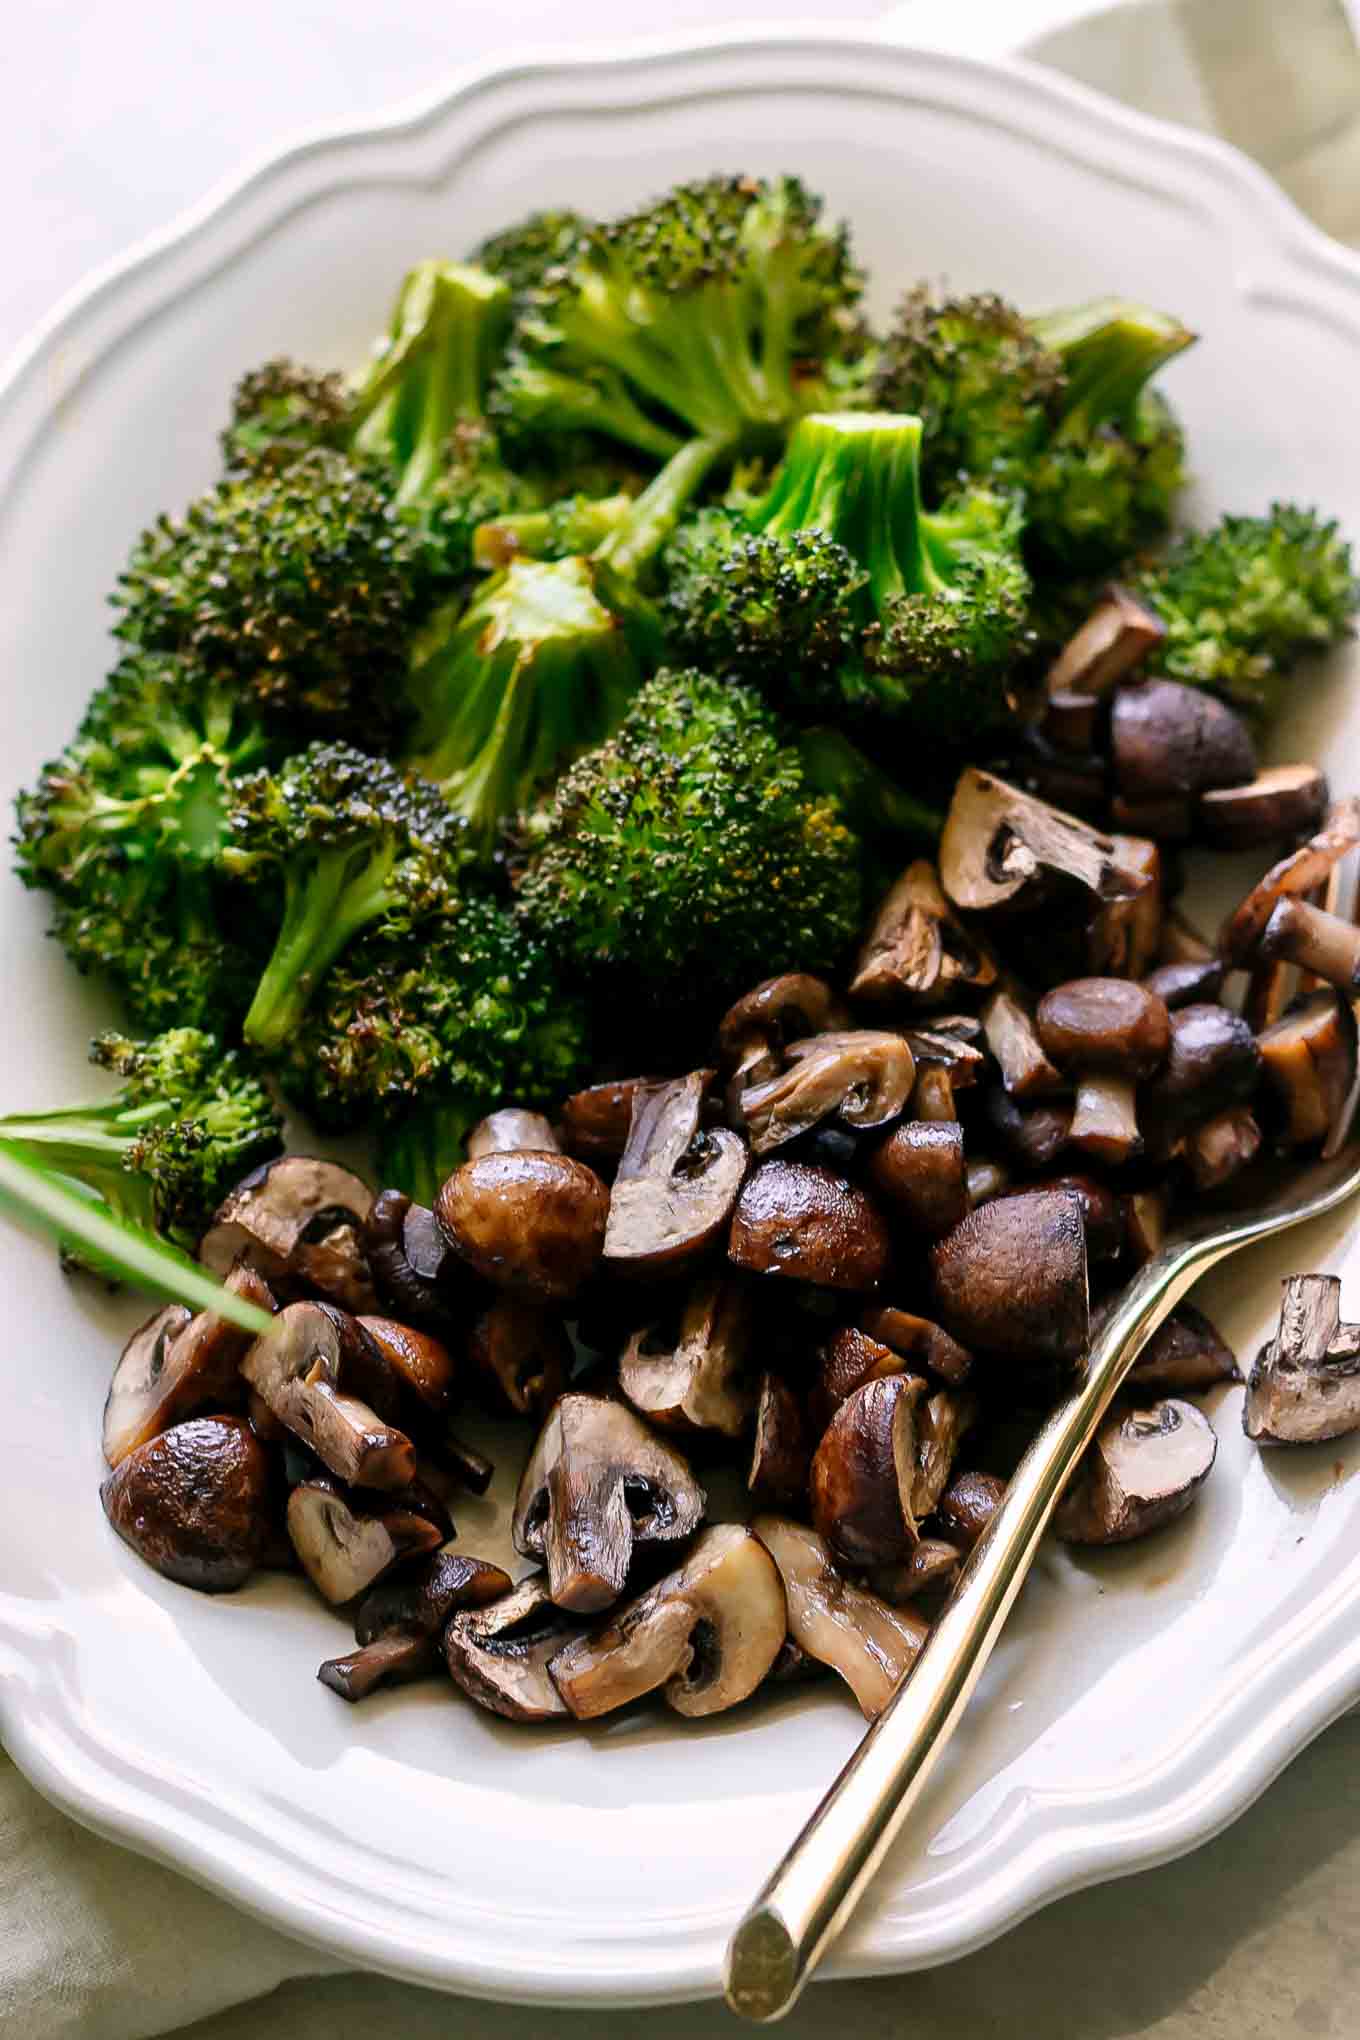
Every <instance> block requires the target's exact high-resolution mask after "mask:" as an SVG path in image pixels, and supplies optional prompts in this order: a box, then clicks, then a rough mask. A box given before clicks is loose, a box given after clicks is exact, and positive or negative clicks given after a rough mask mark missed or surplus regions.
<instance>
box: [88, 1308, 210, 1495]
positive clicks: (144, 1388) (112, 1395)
mask: <svg viewBox="0 0 1360 2040" xmlns="http://www.w3.org/2000/svg"><path fill="white" fill-rule="evenodd" d="M192 1319H193V1312H192V1311H191V1310H189V1309H188V1308H187V1306H186V1305H184V1304H182V1303H167V1304H164V1305H162V1307H161V1309H160V1310H158V1311H155V1312H153V1314H152V1315H151V1316H150V1317H149V1318H148V1319H147V1320H146V1322H145V1324H140V1325H138V1327H137V1329H136V1331H135V1332H133V1333H132V1335H131V1337H130V1338H129V1339H128V1342H127V1344H126V1345H125V1346H124V1348H123V1350H122V1353H121V1354H120V1356H119V1360H118V1365H117V1366H116V1367H115V1368H114V1370H113V1379H112V1381H111V1382H110V1383H109V1393H108V1397H107V1399H106V1401H105V1403H104V1457H105V1459H106V1460H107V1462H108V1464H109V1465H110V1466H117V1464H118V1462H119V1460H120V1459H126V1458H127V1455H128V1453H129V1452H132V1451H135V1450H136V1448H137V1446H139V1445H144V1444H145V1443H146V1441H147V1439H148V1438H154V1437H155V1435H156V1433H157V1432H158V1431H163V1430H164V1429H165V1428H166V1424H167V1423H168V1422H169V1421H171V1419H170V1418H168V1417H165V1418H164V1419H163V1417H162V1412H163V1411H164V1410H165V1407H166V1394H165V1384H166V1371H167V1362H168V1361H169V1359H170V1356H171V1354H172V1353H173V1352H174V1347H175V1340H176V1338H177V1337H178V1336H179V1334H180V1333H181V1332H182V1331H183V1330H184V1328H185V1326H186V1325H188V1324H189V1323H190V1322H191V1321H192ZM174 1382H175V1374H174V1371H173V1369H171V1371H170V1385H171V1393H172V1395H173V1386H174ZM172 1407H173V1404H172Z"/></svg>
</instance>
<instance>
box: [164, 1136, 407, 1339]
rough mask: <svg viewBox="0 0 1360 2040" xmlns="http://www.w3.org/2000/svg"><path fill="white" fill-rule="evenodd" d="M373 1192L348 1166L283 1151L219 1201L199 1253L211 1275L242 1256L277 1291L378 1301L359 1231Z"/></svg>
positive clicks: (357, 1304)
mask: <svg viewBox="0 0 1360 2040" xmlns="http://www.w3.org/2000/svg"><path fill="white" fill-rule="evenodd" d="M372 1205H373V1192H372V1191H371V1190H370V1189H369V1187H368V1185H367V1183H365V1182H363V1181H362V1180H361V1178H360V1177H358V1176H356V1175H355V1174H354V1173H353V1171H352V1170H350V1169H342V1168H341V1167H340V1166H339V1164H338V1163H336V1162H323V1161H318V1160H317V1159H316V1158H315V1157H314V1156H311V1155H283V1156H281V1157H280V1159H279V1160H278V1161H276V1162H267V1163H266V1164H265V1166H264V1167H263V1168H260V1169H254V1170H252V1171H251V1173H250V1175H248V1176H245V1177H243V1178H242V1180H241V1181H240V1182H239V1183H238V1184H237V1185H236V1188H235V1189H234V1190H233V1191H232V1193H231V1195H230V1196H229V1197H228V1198H227V1199H226V1200H225V1202H224V1203H223V1204H222V1205H221V1206H220V1207H219V1209H218V1211H217V1214H216V1216H215V1217H214V1219H213V1222H212V1224H211V1226H210V1227H209V1228H208V1230H207V1232H206V1233H205V1234H204V1235H203V1239H202V1241H201V1242H200V1245H199V1249H198V1258H199V1259H200V1261H202V1262H203V1264H204V1266H205V1267H207V1268H210V1269H211V1270H212V1272H213V1273H214V1274H215V1275H225V1274H226V1273H227V1271H228V1269H229V1268H230V1267H231V1266H232V1264H233V1262H235V1261H237V1260H242V1259H243V1260H245V1261H248V1262H249V1263H250V1265H251V1266H252V1267H253V1268H256V1269H258V1270H259V1272H260V1274H261V1275H263V1276H264V1278H265V1280H266V1282H268V1283H269V1285H270V1287H271V1288H272V1289H273V1290H274V1291H275V1292H276V1294H278V1295H280V1296H285V1297H289V1296H298V1295H308V1294H313V1293H316V1292H320V1294H321V1295H323V1296H326V1297H328V1298H329V1299H330V1300H331V1301H332V1302H333V1303H338V1304H339V1305H340V1306H341V1307H342V1309H345V1310H372V1309H373V1307H374V1304H375V1302H376V1298H375V1296H374V1293H373V1282H372V1276H371V1274H370V1271H369V1266H368V1256H367V1252H366V1250H365V1243H364V1229H365V1226H366V1224H367V1221H368V1216H369V1212H370V1210H371V1209H372Z"/></svg>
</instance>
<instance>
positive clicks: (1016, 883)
mask: <svg viewBox="0 0 1360 2040" xmlns="http://www.w3.org/2000/svg"><path fill="white" fill-rule="evenodd" d="M940 879H941V882H942V883H943V886H944V889H945V892H946V893H947V894H948V896H949V898H950V899H951V900H952V901H953V903H954V905H955V906H956V907H961V908H963V909H964V910H965V911H966V912H972V913H984V912H987V911H988V910H990V909H993V908H996V907H1012V908H1014V907H1021V906H1023V907H1035V906H1038V905H1040V904H1041V902H1042V901H1043V900H1044V899H1046V898H1049V897H1051V894H1052V887H1053V882H1054V881H1062V882H1070V883H1074V884H1075V885H1077V886H1078V887H1080V888H1081V889H1082V890H1084V891H1085V892H1087V893H1090V894H1091V895H1093V896H1094V898H1096V899H1098V900H1108V899H1115V898H1118V897H1119V895H1120V894H1121V893H1124V892H1126V891H1127V890H1128V888H1129V880H1128V878H1127V877H1126V875H1125V874H1124V873H1123V872H1122V871H1121V870H1120V867H1119V864H1118V862H1117V860H1116V856H1115V846H1114V844H1113V843H1112V842H1111V840H1110V838H1109V837H1108V836H1105V835H1102V834H1101V833H1100V831H1099V830H1097V829H1093V828H1091V827H1090V826H1089V824H1088V823H1086V822H1081V821H1078V820H1077V818H1076V817H1075V816H1074V815H1069V814H1064V813H1063V812H1062V810H1061V809H1060V808H1055V807H1050V806H1049V804H1048V802H1047V801H1043V800H1037V799H1036V798H1035V797H1034V795H1033V794H1028V793H1022V792H1021V790H1020V788H1019V787H1017V786H1010V785H1008V784H1007V783H1006V781H1005V780H1004V779H997V778H996V777H995V776H994V775H993V774H992V773H990V772H981V771H979V770H978V769H977V767H976V766H973V765H970V766H968V767H967V768H966V770H965V771H964V772H962V773H961V774H960V776H959V781H958V784H957V786H956V787H955V789H954V799H953V802H952V804H951V806H950V809H949V815H948V818H947V820H946V822H945V825H944V835H943V836H942V837H941V839H940Z"/></svg>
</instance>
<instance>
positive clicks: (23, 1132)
mask: <svg viewBox="0 0 1360 2040" xmlns="http://www.w3.org/2000/svg"><path fill="white" fill-rule="evenodd" d="M90 1060H91V1062H93V1063H95V1064H97V1065H98V1067H99V1068H101V1069H106V1070H108V1071H110V1072H111V1073H112V1074H113V1075H114V1076H117V1077H120V1078H121V1079H122V1084H121V1086H120V1088H119V1090H118V1091H117V1092H116V1093H115V1095H114V1096H113V1097H112V1098H110V1099H108V1100H106V1101H105V1102H104V1103H103V1104H96V1105H88V1106H74V1107H71V1108H69V1109H67V1110H63V1111H55V1112H12V1113H8V1114H7V1115H5V1117H3V1118H0V1142H3V1143H4V1145H5V1147H6V1148H7V1149H8V1150H10V1151H12V1152H18V1153H19V1154H21V1155H22V1156H24V1157H25V1158H27V1159H28V1160H30V1161H32V1162H34V1163H36V1164H38V1165H40V1166H41V1167H43V1168H45V1169H47V1170H50V1171H54V1172H55V1173H56V1174H58V1175H60V1176H63V1177H69V1178H71V1179H73V1180H74V1181H75V1182H76V1183H79V1184H81V1185H83V1186H84V1188H85V1190H86V1191H87V1192H88V1193H89V1194H90V1196H91V1198H92V1199H93V1201H94V1202H95V1203H96V1205H97V1207H98V1208H100V1209H102V1210H104V1211H105V1212H106V1213H107V1214H108V1215H109V1216H110V1217H112V1218H115V1219H119V1220H122V1221H124V1222H125V1223H131V1224H136V1225H141V1226H146V1227H149V1228H151V1229H153V1230H154V1231H156V1232H160V1233H163V1234H164V1235H165V1237H166V1238H168V1239H171V1240H173V1241H175V1242H176V1244H178V1245H180V1246H184V1247H189V1248H192V1247H194V1246H195V1245H196V1244H197V1242H198V1239H199V1236H200V1234H201V1233H202V1232H203V1230H204V1228H205V1227H206V1226H207V1224H208V1221H209V1220H210V1218H211V1217H212V1214H213V1212H214V1211H215V1210H216V1208H217V1206H218V1204H219V1203H220V1202H221V1200H222V1197H223V1194H224V1193H225V1191H226V1190H227V1188H228V1187H229V1186H230V1184H232V1183H233V1182H235V1181H236V1180H237V1179H238V1178H239V1177H240V1176H242V1175H244V1174H245V1172H246V1171H247V1170H248V1169H251V1168H253V1167H254V1166H255V1164H256V1163H257V1162H261V1161H264V1160H266V1159H267V1158H268V1157H269V1156H270V1155H273V1154H276V1153H277V1152H278V1150H279V1147H280V1145H281V1140H280V1132H281V1122H280V1119H279V1115H278V1113H277V1112H276V1111H275V1109H274V1106H273V1104H272V1103H271V1101H270V1098H269V1096H268V1093H267V1092H266V1091H265V1090H264V1089H263V1087H262V1086H261V1084H260V1083H259V1082H258V1080H257V1079H256V1078H255V1077H254V1076H253V1075H252V1074H251V1072H250V1070H249V1069H248V1068H247V1067H246V1066H245V1064H243V1063H242V1061H241V1060H240V1058H239V1057H238V1056H236V1055H234V1054H227V1055H224V1054H223V1053H222V1050H221V1048H220V1047H219V1045H218V1043H217V1041H216V1039H215V1038H214V1037H213V1036H212V1035H210V1034H204V1033H201V1032H199V1030H197V1029H196V1028H191V1027H176V1028H172V1029H170V1030H169V1031H168V1032H167V1033H165V1034H161V1035H158V1036H157V1037H156V1038H155V1039H154V1040H152V1041H146V1042H138V1041H131V1040H129V1039H127V1037H126V1036H124V1035H120V1034H103V1035H100V1036H99V1037H98V1039H97V1040H96V1041H95V1042H94V1044H93V1045H92V1047H91V1050H90Z"/></svg>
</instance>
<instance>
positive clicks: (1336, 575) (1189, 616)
mask: <svg viewBox="0 0 1360 2040" xmlns="http://www.w3.org/2000/svg"><path fill="white" fill-rule="evenodd" d="M1137 587H1138V591H1139V593H1140V594H1141V595H1142V596H1143V598H1144V599H1145V600H1146V601H1147V602H1149V603H1150V604H1151V606H1152V607H1153V609H1155V610H1156V612H1157V614H1158V615H1159V616H1160V617H1161V619H1162V622H1163V623H1164V624H1165V625H1166V638H1165V641H1164V642H1163V644H1162V645H1161V646H1160V648H1159V649H1158V651H1157V652H1156V653H1155V654H1154V657H1153V661H1152V663H1153V664H1154V665H1156V666H1158V667H1159V668H1160V669H1161V670H1162V671H1163V672H1166V673H1170V674H1171V675H1173V677H1174V678H1175V679H1177V680H1186V681H1189V682H1191V683H1192V684H1193V685H1196V686H1200V687H1209V688H1212V689H1213V690H1214V692H1215V693H1218V694H1222V695H1224V696H1226V698H1227V699H1228V700H1229V701H1231V702H1232V703H1233V705H1234V706H1235V707H1237V708H1239V709H1242V710H1244V711H1245V712H1246V713H1247V714H1249V715H1252V716H1255V717H1258V718H1260V719H1261V720H1268V719H1269V718H1270V717H1272V716H1274V715H1275V714H1276V713H1277V712H1278V711H1279V709H1280V708H1282V707H1283V705H1284V701H1285V696H1286V691H1287V684H1288V679H1289V674H1290V672H1291V671H1292V669H1293V667H1294V666H1295V665H1296V663H1297V662H1298V660H1299V659H1300V658H1302V657H1303V656H1305V655H1306V654H1307V653H1309V652H1319V651H1324V650H1325V649H1326V648H1327V646H1329V645H1333V644H1335V643H1336V642H1337V641H1338V640H1339V639H1340V638H1342V637H1344V636H1346V635H1347V633H1348V632H1349V630H1350V628H1351V618H1352V616H1353V615H1354V613H1355V609H1356V606H1357V602H1360V589H1358V588H1357V585H1356V578H1355V570H1354V567H1353V565H1352V562H1351V549H1350V546H1349V545H1348V544H1347V542H1346V540H1345V539H1344V538H1343V537H1342V535H1341V532H1340V531H1339V530H1338V528H1337V526H1336V524H1335V522H1333V521H1331V520H1327V519H1324V518H1322V517H1320V516H1319V515H1318V513H1317V511H1316V510H1304V509H1300V508H1299V507H1298V506H1297V505H1295V504H1292V503H1275V504H1272V505H1271V508H1270V511H1269V513H1268V514H1267V515H1266V516H1265V517H1224V518H1222V519H1221V520H1220V521H1219V523H1217V524H1216V525H1214V526H1213V528H1212V530H1209V531H1203V532H1191V533H1188V534H1187V535H1186V536H1185V537H1184V538H1182V539H1180V540H1179V541H1178V542H1177V544H1176V545H1175V546H1173V547H1172V549H1171V551H1170V552H1169V553H1168V554H1167V556H1166V558H1165V559H1164V560H1161V561H1160V562H1158V563H1157V564H1156V565H1155V566H1153V567H1151V568H1150V569H1149V570H1148V571H1147V572H1146V573H1144V574H1143V575H1142V576H1141V578H1140V580H1139V581H1138V583H1137Z"/></svg>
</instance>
